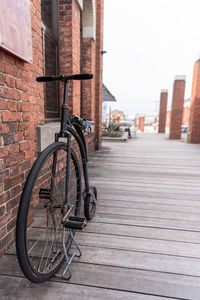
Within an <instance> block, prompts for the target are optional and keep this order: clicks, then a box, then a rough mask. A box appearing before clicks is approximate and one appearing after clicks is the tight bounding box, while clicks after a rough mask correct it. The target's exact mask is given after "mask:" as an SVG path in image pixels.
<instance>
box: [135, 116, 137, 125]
mask: <svg viewBox="0 0 200 300" xmlns="http://www.w3.org/2000/svg"><path fill="white" fill-rule="evenodd" d="M134 126H135V127H137V118H136V117H135V119H134Z"/></svg>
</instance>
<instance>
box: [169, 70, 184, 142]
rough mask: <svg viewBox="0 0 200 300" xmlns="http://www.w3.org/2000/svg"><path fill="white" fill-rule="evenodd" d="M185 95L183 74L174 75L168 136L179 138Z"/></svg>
mask: <svg viewBox="0 0 200 300" xmlns="http://www.w3.org/2000/svg"><path fill="white" fill-rule="evenodd" d="M184 95H185V76H176V77H175V81H174V88H173V98H172V109H171V120H170V134H169V138H170V139H174V140H178V139H180V138H181V126H182V120H183V105H184Z"/></svg>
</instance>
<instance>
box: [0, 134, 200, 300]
mask: <svg viewBox="0 0 200 300" xmlns="http://www.w3.org/2000/svg"><path fill="white" fill-rule="evenodd" d="M89 171H90V177H91V178H92V184H94V185H96V186H97V188H98V208H97V212H96V216H95V218H94V220H93V221H91V222H90V223H88V226H87V227H86V229H85V230H84V232H82V233H80V234H79V236H78V235H77V236H78V241H79V244H80V247H81V249H82V252H83V256H82V257H81V259H80V260H78V261H76V262H74V263H73V264H72V272H73V276H72V278H71V280H70V282H66V281H62V280H57V279H56V278H53V279H52V280H51V281H49V282H46V283H44V284H40V285H35V284H31V283H30V282H28V280H26V279H25V278H24V277H23V276H22V274H21V271H20V270H19V266H18V263H17V260H16V256H15V252H14V248H11V249H10V251H9V252H8V254H6V255H4V256H3V257H2V258H1V259H0V299H1V300H5V299H9V300H10V299H11V300H12V299H20V300H23V299H26V300H27V299H39V300H43V299H48V300H51V299H59V300H62V299H70V300H79V299H85V300H86V299H87V300H88V299H106V300H110V299H123V300H124V299H138V300H143V299H144V300H151V299H155V300H157V299H194V300H199V299H200V184H199V182H200V145H191V144H186V143H183V142H180V141H170V140H168V139H167V138H166V136H164V135H151V134H149V135H143V136H140V137H138V138H136V139H131V140H129V141H128V142H127V143H118V142H115V143H111V142H106V143H104V147H103V149H102V150H101V151H99V152H97V153H95V154H94V155H93V156H91V157H90V163H89Z"/></svg>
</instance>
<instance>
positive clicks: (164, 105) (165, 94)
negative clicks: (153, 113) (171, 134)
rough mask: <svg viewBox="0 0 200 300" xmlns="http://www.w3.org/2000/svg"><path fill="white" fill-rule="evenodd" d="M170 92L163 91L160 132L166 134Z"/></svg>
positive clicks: (161, 96)
mask: <svg viewBox="0 0 200 300" xmlns="http://www.w3.org/2000/svg"><path fill="white" fill-rule="evenodd" d="M167 98H168V91H167V90H161V94H160V112H159V124H158V132H159V133H165V124H166V112H167Z"/></svg>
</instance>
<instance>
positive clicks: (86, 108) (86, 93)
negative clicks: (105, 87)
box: [81, 38, 96, 121]
mask: <svg viewBox="0 0 200 300" xmlns="http://www.w3.org/2000/svg"><path fill="white" fill-rule="evenodd" d="M95 50H96V43H95V41H94V39H93V38H83V41H82V73H91V74H93V76H94V77H93V79H92V80H84V81H83V82H82V109H81V110H82V117H83V118H84V119H88V120H93V121H95V55H96V52H95Z"/></svg>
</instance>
